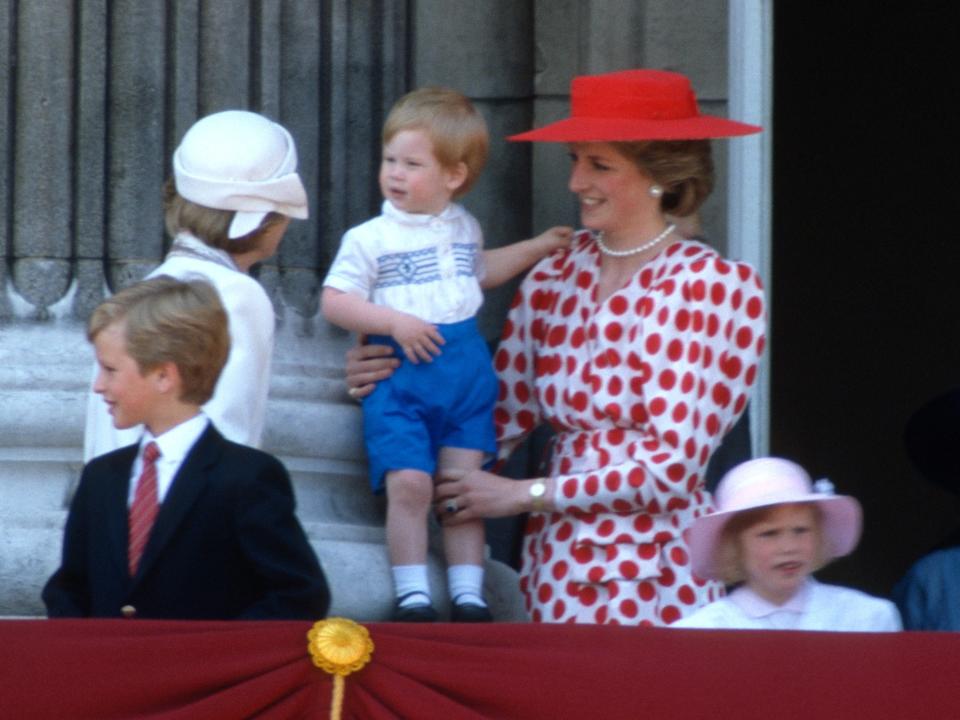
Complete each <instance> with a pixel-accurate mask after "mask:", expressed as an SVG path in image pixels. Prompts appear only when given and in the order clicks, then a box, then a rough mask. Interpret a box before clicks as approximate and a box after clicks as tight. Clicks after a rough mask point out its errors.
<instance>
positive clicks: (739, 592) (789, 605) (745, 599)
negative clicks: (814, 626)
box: [730, 577, 816, 618]
mask: <svg viewBox="0 0 960 720" xmlns="http://www.w3.org/2000/svg"><path fill="white" fill-rule="evenodd" d="M815 584H816V581H815V580H814V579H813V578H809V577H808V578H807V579H806V580H804V582H803V584H802V585H801V586H800V588H799V589H798V590H797V592H796V593H794V595H793V597H792V598H790V599H789V600H787V601H786V602H785V603H784V604H783V605H774V604H773V603H772V602H770V601H769V600H767V599H765V598H762V597H760V596H759V595H758V594H757V593H755V592H754V591H753V590H751V589H750V588H748V587H747V586H746V585H741V586H740V587H738V588H737V589H736V590H734V591H733V592H732V593H730V601H731V602H732V603H734V604H735V605H736V606H737V607H739V608H740V609H741V610H742V611H743V612H744V613H745V614H746V615H747V616H749V617H752V618H763V617H769V616H770V615H773V614H774V613H777V612H784V611H786V612H791V613H795V614H797V615H799V614H802V613H803V612H804V611H805V610H806V609H807V603H808V602H809V600H810V593H811V592H812V591H813V586H814V585H815Z"/></svg>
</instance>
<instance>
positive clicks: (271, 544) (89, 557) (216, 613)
mask: <svg viewBox="0 0 960 720" xmlns="http://www.w3.org/2000/svg"><path fill="white" fill-rule="evenodd" d="M137 449H138V448H137V446H136V445H131V446H128V447H125V448H120V449H119V450H115V451H114V452H111V453H107V454H106V455H101V456H100V457H97V458H94V459H93V460H91V461H90V462H89V463H87V465H86V467H84V469H83V475H82V476H81V478H80V485H79V487H78V488H77V492H76V495H75V496H74V499H73V503H72V505H71V507H70V514H69V516H68V518H67V524H66V529H65V531H64V541H63V560H62V564H61V567H60V569H59V570H57V571H56V572H55V573H54V574H53V576H52V577H51V578H50V580H49V581H48V582H47V584H46V587H44V590H43V601H44V603H45V604H46V606H47V612H48V614H49V615H50V617H130V616H134V615H135V616H136V617H141V618H178V619H197V620H201V619H206V620H215V619H221V620H226V619H241V618H242V619H280V618H286V619H309V620H318V619H321V618H323V617H324V616H325V615H326V613H327V609H328V608H329V605H330V594H329V590H328V588H327V583H326V579H325V578H324V575H323V571H322V570H321V569H320V564H319V563H318V562H317V558H316V555H315V554H314V552H313V549H312V548H311V547H310V544H309V542H308V541H307V538H306V535H305V534H304V532H303V528H302V527H301V526H300V523H299V521H298V520H297V518H296V515H295V514H294V506H295V501H294V496H293V489H292V487H291V484H290V478H289V476H288V474H287V471H286V468H284V466H283V464H282V463H281V462H280V461H279V460H277V459H276V458H274V457H273V456H272V455H269V454H267V453H265V452H262V451H260V450H255V449H254V448H250V447H246V446H244V445H238V444H237V443H233V442H230V441H228V440H226V439H224V437H223V436H222V435H221V434H220V433H219V432H218V431H217V429H216V428H215V427H214V426H213V425H210V426H209V427H208V428H207V429H206V430H205V431H204V432H203V434H202V435H201V436H200V438H199V439H198V440H197V442H196V444H194V446H193V447H192V448H191V449H190V452H189V453H188V454H187V456H186V458H184V461H183V464H182V465H181V466H180V470H179V471H178V472H177V475H176V477H175V478H174V480H173V483H172V485H171V486H170V490H169V491H168V493H167V496H166V498H165V499H164V501H163V503H162V504H161V506H160V511H159V513H158V514H157V519H156V522H155V524H154V527H153V530H152V532H151V533H150V538H149V540H148V541H147V546H146V548H145V549H144V553H143V557H142V559H141V561H140V567H139V568H138V570H137V574H136V575H135V576H134V577H130V575H129V572H128V570H127V536H128V526H127V512H128V506H127V497H128V492H129V484H130V474H131V471H132V468H133V462H134V460H135V459H136V455H137Z"/></svg>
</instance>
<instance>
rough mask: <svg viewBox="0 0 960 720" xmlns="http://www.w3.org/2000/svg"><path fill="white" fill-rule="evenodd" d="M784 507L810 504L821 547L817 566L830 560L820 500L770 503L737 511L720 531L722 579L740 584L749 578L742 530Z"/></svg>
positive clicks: (818, 552)
mask: <svg viewBox="0 0 960 720" xmlns="http://www.w3.org/2000/svg"><path fill="white" fill-rule="evenodd" d="M782 507H801V508H809V509H810V513H811V516H812V517H813V524H814V532H816V534H817V551H816V555H815V557H814V563H813V565H814V566H813V570H819V569H820V568H822V567H823V566H824V565H826V564H827V563H828V562H830V556H829V552H828V548H827V547H826V543H825V539H824V536H823V530H822V526H823V515H822V512H821V510H820V508H819V507H818V506H817V504H816V503H812V502H811V503H792V504H778V505H766V506H764V507H758V508H752V509H750V510H743V511H742V512H738V513H736V514H735V515H734V516H733V517H732V518H730V520H729V521H728V522H727V524H726V525H724V526H723V530H722V531H721V533H720V539H719V542H718V543H717V549H716V558H717V563H716V564H717V567H718V568H719V569H720V572H719V579H720V580H721V581H722V582H723V583H724V584H726V585H736V584H738V583H742V582H743V581H744V580H746V579H747V577H746V569H745V568H744V565H743V547H742V544H741V542H740V538H741V536H742V534H743V533H744V532H745V531H746V530H749V529H750V528H751V527H753V526H754V525H756V524H758V523H761V522H763V521H764V520H766V519H767V518H768V517H770V515H772V514H773V513H774V512H776V511H777V510H778V509H779V508H782Z"/></svg>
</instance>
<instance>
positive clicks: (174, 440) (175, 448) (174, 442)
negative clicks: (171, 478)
mask: <svg viewBox="0 0 960 720" xmlns="http://www.w3.org/2000/svg"><path fill="white" fill-rule="evenodd" d="M209 424H210V419H209V418H208V417H207V416H206V415H204V414H203V413H202V412H200V413H197V414H196V415H194V416H193V417H192V418H190V419H189V420H184V421H183V422H182V423H180V424H179V425H176V426H174V427H172V428H170V429H169V430H167V431H166V432H165V433H163V434H162V435H160V436H159V437H154V436H153V435H152V434H151V432H150V431H149V430H147V431H145V432H144V433H143V438H141V440H140V455H141V457H142V456H143V449H144V448H145V447H146V446H147V443H149V442H155V443H156V444H157V447H158V448H159V449H160V460H161V462H171V463H172V462H176V463H180V462H182V461H183V459H184V458H185V457H186V456H187V453H188V452H190V448H192V447H193V446H194V444H195V443H196V442H197V439H198V438H199V437H200V436H201V435H202V434H203V431H204V430H206V429H207V425H209Z"/></svg>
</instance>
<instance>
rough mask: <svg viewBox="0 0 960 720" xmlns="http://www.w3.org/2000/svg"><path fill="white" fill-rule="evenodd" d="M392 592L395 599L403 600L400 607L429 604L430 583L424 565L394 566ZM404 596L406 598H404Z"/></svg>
mask: <svg viewBox="0 0 960 720" xmlns="http://www.w3.org/2000/svg"><path fill="white" fill-rule="evenodd" d="M391 570H392V571H393V590H394V592H395V593H396V594H397V598H398V599H399V598H404V600H403V601H402V602H401V603H400V607H410V606H411V605H429V604H430V583H429V582H428V581H427V566H426V565H394V566H393V567H392V568H391ZM405 596H406V597H405Z"/></svg>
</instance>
